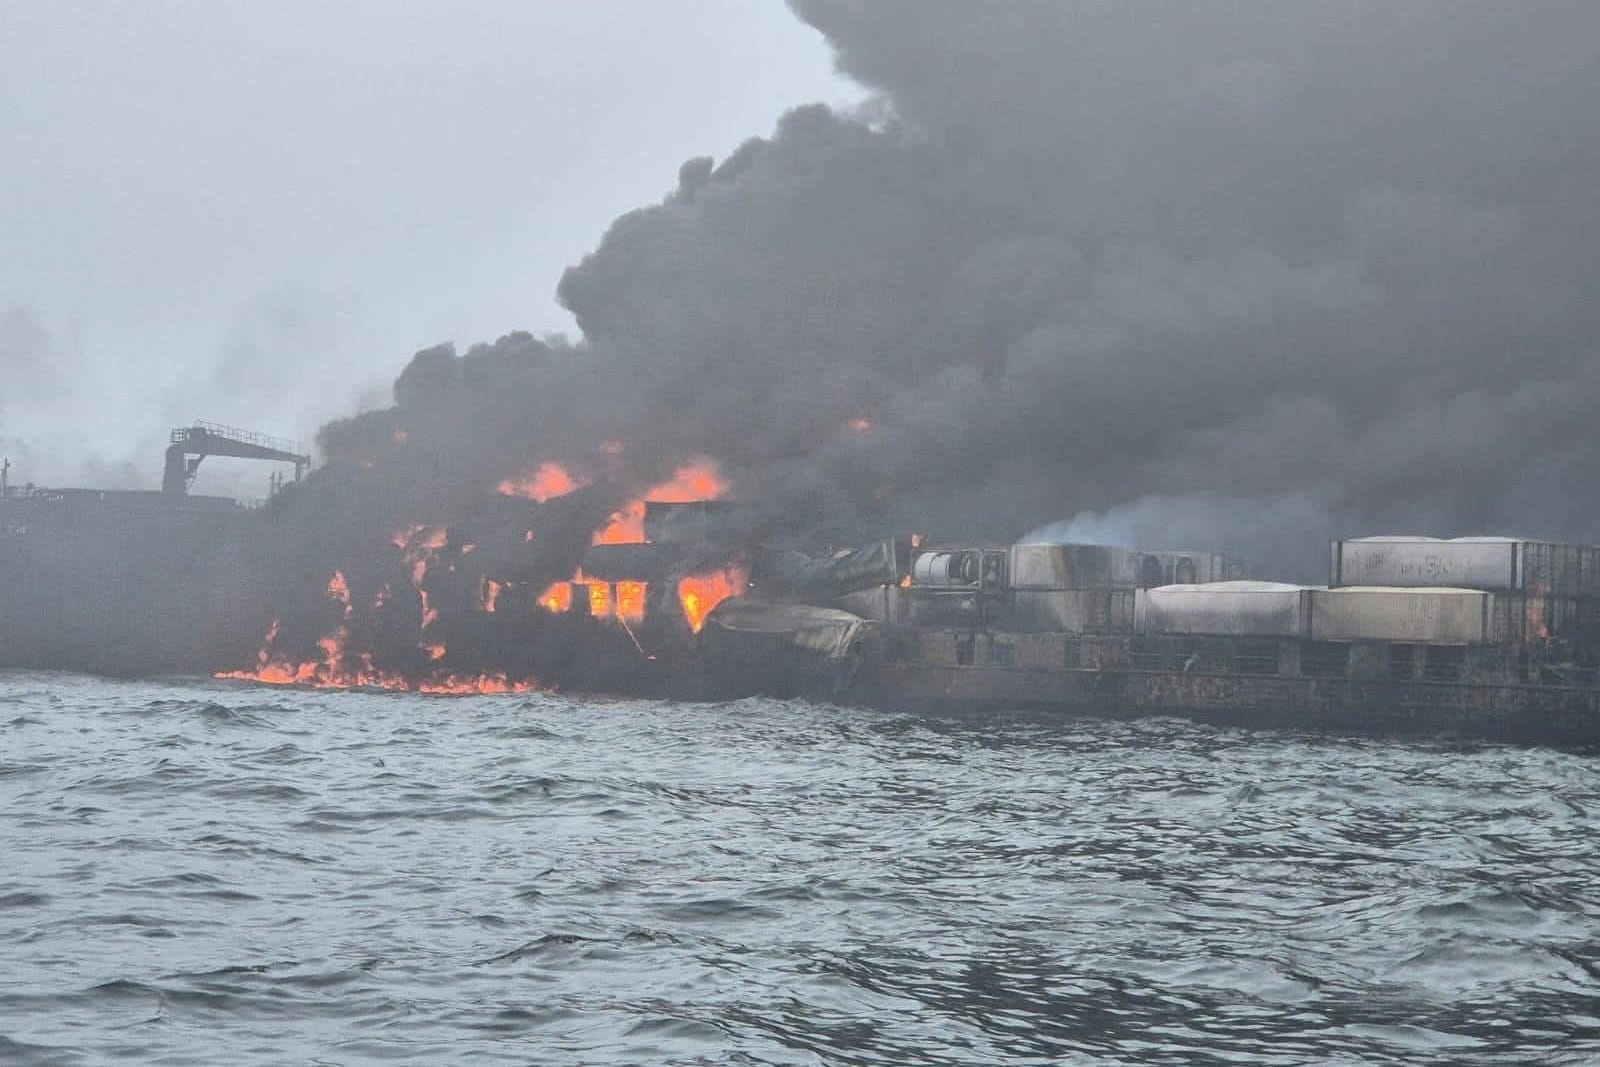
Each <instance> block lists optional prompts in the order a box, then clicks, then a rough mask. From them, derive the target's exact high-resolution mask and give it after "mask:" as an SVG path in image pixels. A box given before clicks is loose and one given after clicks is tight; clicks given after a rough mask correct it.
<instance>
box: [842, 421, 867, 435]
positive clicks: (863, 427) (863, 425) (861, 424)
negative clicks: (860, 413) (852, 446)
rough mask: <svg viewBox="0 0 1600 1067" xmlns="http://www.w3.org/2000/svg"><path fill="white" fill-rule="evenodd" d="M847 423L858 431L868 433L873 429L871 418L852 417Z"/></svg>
mask: <svg viewBox="0 0 1600 1067" xmlns="http://www.w3.org/2000/svg"><path fill="white" fill-rule="evenodd" d="M845 425H847V426H849V427H850V428H851V429H852V430H854V431H855V432H856V433H866V432H867V431H868V430H870V429H872V420H870V419H851V420H850V421H849V422H848V423H846V424H845Z"/></svg>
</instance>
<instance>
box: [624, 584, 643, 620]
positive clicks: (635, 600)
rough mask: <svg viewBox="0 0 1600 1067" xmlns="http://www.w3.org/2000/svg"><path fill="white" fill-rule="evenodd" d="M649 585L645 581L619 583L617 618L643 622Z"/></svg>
mask: <svg viewBox="0 0 1600 1067" xmlns="http://www.w3.org/2000/svg"><path fill="white" fill-rule="evenodd" d="M648 592H649V586H648V584H647V583H645V582H618V583H617V618H619V619H621V620H622V621H623V622H643V621H644V607H645V600H646V597H647V594H648Z"/></svg>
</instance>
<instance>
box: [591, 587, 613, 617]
mask: <svg viewBox="0 0 1600 1067" xmlns="http://www.w3.org/2000/svg"><path fill="white" fill-rule="evenodd" d="M589 614H590V615H592V616H594V617H595V618H597V619H604V618H607V617H608V616H610V614H611V583H610V582H590V583H589Z"/></svg>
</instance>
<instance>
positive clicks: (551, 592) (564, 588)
mask: <svg viewBox="0 0 1600 1067" xmlns="http://www.w3.org/2000/svg"><path fill="white" fill-rule="evenodd" d="M539 606H540V607H541V608H544V610H546V611H550V612H554V613H555V614H557V615H564V614H566V613H567V612H568V611H571V610H572V583H571V582H556V583H555V584H554V585H552V586H551V587H550V588H549V589H546V590H545V591H544V592H543V593H540V594H539Z"/></svg>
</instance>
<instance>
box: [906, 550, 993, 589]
mask: <svg viewBox="0 0 1600 1067" xmlns="http://www.w3.org/2000/svg"><path fill="white" fill-rule="evenodd" d="M979 566H980V564H979V560H978V554H977V553H976V552H924V553H922V554H921V555H919V556H917V557H916V558H915V559H914V560H912V561H911V581H912V584H914V585H977V584H978V576H979Z"/></svg>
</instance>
